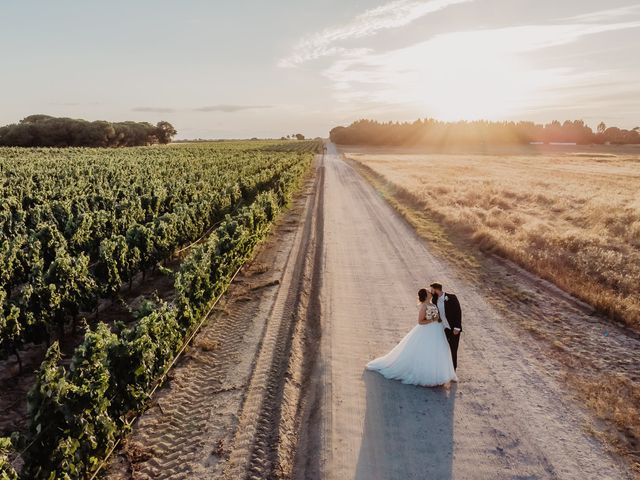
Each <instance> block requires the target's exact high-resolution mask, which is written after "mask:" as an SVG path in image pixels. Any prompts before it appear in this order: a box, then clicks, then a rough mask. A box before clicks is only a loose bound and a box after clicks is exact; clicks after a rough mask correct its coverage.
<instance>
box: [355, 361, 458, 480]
mask: <svg viewBox="0 0 640 480" xmlns="http://www.w3.org/2000/svg"><path fill="white" fill-rule="evenodd" d="M363 378H364V382H365V385H366V392H367V393H366V412H365V420H364V427H363V428H364V431H363V435H362V444H361V447H360V452H359V454H358V464H357V468H356V475H355V478H356V479H358V480H390V479H400V478H402V479H407V480H408V479H426V478H433V479H448V478H451V477H452V461H453V414H454V403H455V393H456V384H452V386H451V387H450V388H422V387H415V386H412V385H403V384H401V383H400V382H397V381H393V380H387V379H385V378H384V377H383V376H382V375H380V374H378V373H375V372H371V371H365V372H364V374H363Z"/></svg>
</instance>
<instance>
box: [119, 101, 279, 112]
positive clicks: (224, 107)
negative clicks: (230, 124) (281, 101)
mask: <svg viewBox="0 0 640 480" xmlns="http://www.w3.org/2000/svg"><path fill="white" fill-rule="evenodd" d="M265 108H273V105H233V104H226V103H220V104H217V105H205V106H202V107H195V108H173V107H135V108H132V109H131V110H132V111H134V112H147V113H174V112H180V111H187V112H223V113H234V112H240V111H242V110H261V109H265Z"/></svg>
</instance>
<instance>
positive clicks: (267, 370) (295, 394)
mask: <svg viewBox="0 0 640 480" xmlns="http://www.w3.org/2000/svg"><path fill="white" fill-rule="evenodd" d="M323 187H324V167H323V166H320V167H319V168H318V172H317V174H316V186H315V188H314V194H313V195H312V196H311V197H309V200H308V202H309V205H308V207H307V208H306V215H305V220H304V228H303V229H302V230H300V231H299V239H298V241H296V246H295V247H294V250H293V251H292V254H291V257H292V261H291V262H290V263H289V265H288V268H287V270H286V271H285V273H284V275H283V279H282V284H281V288H280V289H279V291H278V295H277V297H276V299H275V302H274V305H273V310H272V314H271V315H270V320H269V322H268V325H267V331H266V333H265V336H264V340H263V344H262V347H261V351H260V354H259V356H258V360H257V363H256V368H255V369H254V374H253V377H252V379H251V382H250V385H249V388H248V389H247V394H246V400H245V403H244V405H243V410H242V413H241V416H240V420H239V425H238V428H237V435H236V437H235V439H234V443H233V446H232V452H233V453H232V455H231V457H230V460H229V464H228V466H227V468H226V469H225V471H224V478H226V479H238V478H242V477H243V475H244V473H245V472H247V471H248V472H249V473H248V476H249V478H251V479H252V480H257V479H265V478H286V477H289V476H290V475H291V472H292V469H293V457H294V454H295V448H296V446H297V435H296V431H297V428H296V427H297V425H298V422H299V417H300V399H301V391H302V384H303V382H304V379H305V378H306V375H305V372H306V371H308V369H309V367H308V365H309V364H310V363H311V362H312V361H313V357H314V355H313V350H314V349H313V347H312V345H314V344H317V338H314V331H315V332H317V331H319V329H318V330H314V329H313V328H308V327H309V323H310V322H309V321H308V316H307V315H308V313H309V310H308V309H307V308H306V306H307V304H308V299H309V298H310V297H311V298H313V295H310V293H311V292H313V290H314V283H315V284H317V276H314V275H315V273H316V269H315V266H316V265H317V262H318V260H317V256H318V254H319V252H320V251H321V250H320V248H321V236H320V237H318V236H317V232H318V231H319V232H320V235H322V233H321V232H322V219H323V215H322V208H323V191H324V188H323ZM289 267H290V268H289ZM312 278H315V279H316V282H312ZM311 312H312V315H314V318H319V316H317V315H316V313H317V312H316V313H313V310H311ZM315 334H317V333H315ZM307 335H308V336H307Z"/></svg>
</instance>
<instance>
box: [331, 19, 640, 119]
mask: <svg viewBox="0 0 640 480" xmlns="http://www.w3.org/2000/svg"><path fill="white" fill-rule="evenodd" d="M638 27H640V22H624V23H612V24H558V25H525V26H517V27H507V28H497V29H484V30H472V31H462V32H452V33H446V34H441V35H437V36H434V37H433V38H431V39H429V40H427V41H424V42H419V43H417V44H414V45H410V46H407V47H404V48H400V49H395V50H390V51H387V52H382V53H371V52H367V53H363V54H360V55H355V56H351V57H342V58H340V59H338V60H337V61H335V62H334V63H333V65H331V67H329V68H328V69H326V70H325V71H324V75H325V76H326V77H327V78H328V79H330V80H331V82H332V83H333V85H334V88H335V96H336V98H337V99H338V100H341V101H345V102H350V103H354V102H356V103H359V104H370V105H372V104H373V105H375V104H378V105H398V106H400V105H404V106H408V107H409V108H412V109H414V111H421V112H428V113H429V115H433V116H437V117H439V118H443V119H451V120H453V119H459V118H468V119H470V118H505V117H506V116H509V115H511V114H515V113H518V112H526V111H529V109H531V108H534V107H536V106H539V105H553V104H557V103H559V102H561V101H565V100H566V99H567V98H569V97H571V96H572V94H571V90H573V89H575V88H578V87H587V86H590V85H591V86H593V85H594V84H595V83H598V82H600V83H602V82H606V81H607V80H608V79H609V78H610V76H611V75H612V73H613V72H611V71H606V70H600V71H593V70H591V71H585V70H581V69H580V68H579V66H577V67H572V66H571V64H565V65H563V66H562V67H557V66H555V67H546V68H545V67H543V66H539V65H538V66H534V65H533V64H532V63H530V62H529V56H528V54H529V53H532V52H535V51H538V50H541V49H545V48H551V47H556V46H560V45H565V44H569V43H572V42H575V41H577V40H579V39H580V38H582V37H584V36H587V35H593V34H597V33H602V32H608V31H616V30H623V29H630V28H638ZM568 87H571V90H569V89H568ZM563 89H564V90H563Z"/></svg>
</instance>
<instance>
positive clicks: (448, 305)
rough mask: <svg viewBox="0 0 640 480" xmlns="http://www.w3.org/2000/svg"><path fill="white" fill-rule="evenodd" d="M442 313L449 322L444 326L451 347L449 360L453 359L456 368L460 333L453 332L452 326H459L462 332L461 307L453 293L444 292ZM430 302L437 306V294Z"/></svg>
mask: <svg viewBox="0 0 640 480" xmlns="http://www.w3.org/2000/svg"><path fill="white" fill-rule="evenodd" d="M444 297H445V300H444V314H445V316H446V317H447V322H449V326H450V327H451V329H449V328H445V330H444V333H445V335H446V336H447V341H448V342H449V347H450V348H451V360H453V368H458V344H459V343H460V333H458V334H457V335H454V334H453V329H454V328H459V329H460V332H462V308H460V302H459V301H458V297H456V296H455V295H454V294H453V293H447V292H444ZM431 302H432V303H433V304H434V305H435V306H436V307H437V306H438V296H437V295H434V296H433V298H432V299H431Z"/></svg>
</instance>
